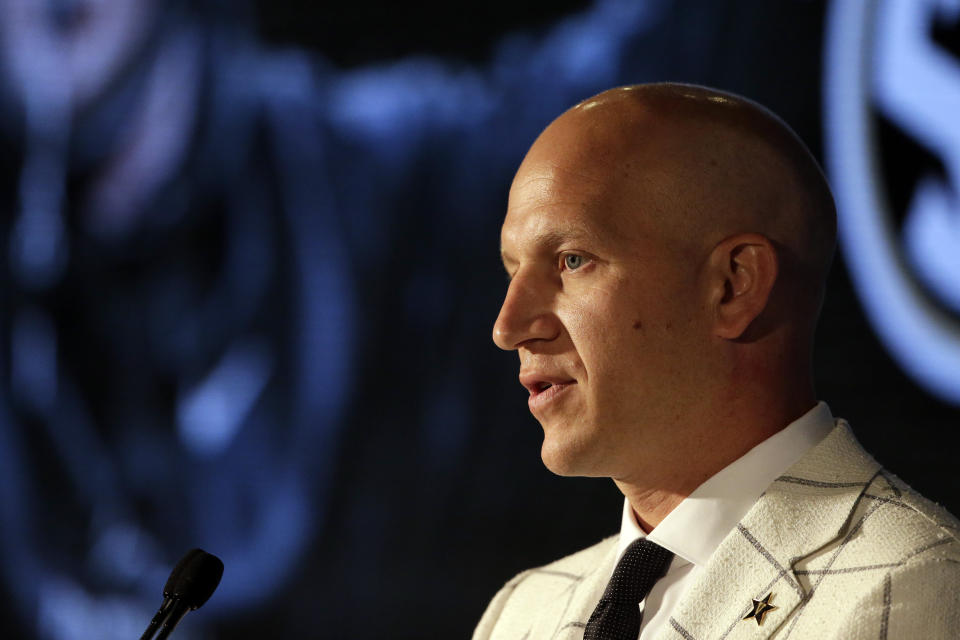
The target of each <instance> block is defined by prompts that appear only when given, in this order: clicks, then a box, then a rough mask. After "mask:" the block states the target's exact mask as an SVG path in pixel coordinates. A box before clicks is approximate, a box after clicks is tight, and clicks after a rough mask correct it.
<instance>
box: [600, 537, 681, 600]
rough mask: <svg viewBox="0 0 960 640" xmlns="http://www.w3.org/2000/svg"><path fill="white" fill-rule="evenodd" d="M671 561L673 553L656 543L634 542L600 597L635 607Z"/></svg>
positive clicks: (646, 540) (642, 540) (641, 539)
mask: <svg viewBox="0 0 960 640" xmlns="http://www.w3.org/2000/svg"><path fill="white" fill-rule="evenodd" d="M672 559H673V553H671V552H670V551H667V550H666V549H664V548H663V547H661V546H660V545H658V544H657V543H656V542H652V541H650V540H648V539H646V538H638V539H637V540H634V541H633V542H631V543H630V546H629V547H627V550H626V551H624V552H623V556H622V557H621V558H620V561H619V562H617V567H616V568H615V569H614V570H613V577H611V578H610V583H609V584H608V585H607V589H606V591H605V592H604V594H603V597H604V598H607V599H610V600H616V601H619V602H630V603H632V604H637V603H638V602H640V601H641V600H643V599H644V598H646V597H647V594H648V593H649V592H650V589H652V588H653V585H654V584H655V583H656V582H657V580H659V579H660V578H662V577H663V575H664V574H665V573H666V572H667V567H669V566H670V561H671V560H672Z"/></svg>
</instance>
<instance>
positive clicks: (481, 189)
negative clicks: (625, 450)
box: [0, 0, 960, 640]
mask: <svg viewBox="0 0 960 640" xmlns="http://www.w3.org/2000/svg"><path fill="white" fill-rule="evenodd" d="M325 5H326V3H316V2H308V1H307V0H271V1H269V2H268V1H267V0H256V1H253V0H247V1H243V2H237V1H233V0H0V554H2V558H0V584H2V586H0V589H2V591H3V598H2V599H0V635H2V636H3V637H5V638H40V639H44V640H74V639H86V638H98V639H103V640H113V639H117V640H119V639H126V638H135V637H139V635H140V633H141V632H142V631H143V629H144V627H145V626H146V624H147V622H148V621H149V619H150V617H151V615H152V614H153V612H154V610H155V609H156V607H157V606H158V605H159V603H160V599H161V598H160V591H161V587H162V585H163V583H164V581H165V580H166V577H167V574H168V573H169V571H170V568H171V567H172V566H173V564H174V563H175V562H176V561H177V559H178V558H179V557H180V556H181V555H182V554H183V553H184V552H185V551H186V550H187V549H189V548H191V547H196V546H199V547H202V548H204V549H206V550H207V551H210V552H212V553H215V554H217V555H218V556H220V557H221V558H222V559H223V560H224V562H225V565H226V572H225V574H224V578H223V582H222V584H221V586H220V588H219V590H218V591H217V593H216V594H215V595H214V596H213V598H212V599H211V600H210V602H209V603H208V604H207V605H205V607H204V609H203V610H202V611H200V612H198V613H195V614H192V615H191V616H188V617H187V618H186V620H185V622H184V623H183V624H182V625H181V627H180V628H178V630H177V632H176V637H180V638H183V639H185V640H186V639H187V638H234V639H243V638H255V637H260V636H263V635H265V634H269V633H273V634H278V636H277V637H287V638H334V637H337V638H342V637H350V638H456V637H469V634H470V632H471V630H472V628H473V626H474V624H475V623H476V621H477V620H478V619H479V616H480V614H481V613H482V611H483V609H484V607H485V606H486V604H487V602H488V600H489V598H490V597H491V596H492V595H493V593H494V592H495V591H496V589H497V588H499V586H500V585H501V584H502V583H503V582H504V581H506V580H507V579H508V578H509V577H511V576H512V575H513V574H514V573H516V572H517V571H519V570H521V569H523V568H527V567H529V566H533V565H535V564H539V563H543V562H547V561H549V560H552V559H555V558H556V557H559V556H560V555H563V554H565V553H568V552H570V551H572V550H574V549H577V548H580V547H582V546H584V545H587V544H591V543H593V542H596V541H597V540H599V539H601V538H602V537H604V536H606V535H609V534H611V533H613V532H615V531H616V530H617V528H618V527H619V520H620V505H621V498H620V497H619V494H618V492H617V491H616V489H615V488H614V487H613V486H612V484H611V483H610V482H609V481H604V480H585V479H559V478H556V477H553V476H552V475H551V474H550V473H549V472H547V471H546V470H545V469H544V468H543V467H542V465H541V463H540V460H539V446H540V441H541V433H540V428H539V426H538V425H537V423H536V422H535V420H534V419H533V418H532V417H531V416H530V415H529V413H528V411H527V409H526V399H525V396H526V392H525V391H524V390H523V389H522V388H521V387H520V385H519V384H518V383H517V381H516V373H517V363H516V355H515V354H512V353H501V352H498V351H497V349H496V348H495V347H494V345H493V344H492V342H491V341H490V338H489V335H490V330H491V327H492V324H493V321H494V318H495V317H496V314H497V311H498V308H499V302H500V300H501V297H502V295H503V294H504V292H505V288H506V282H505V279H504V277H503V275H502V267H501V266H500V264H499V258H498V234H499V226H500V222H501V219H502V216H503V212H504V208H505V205H506V194H507V188H508V186H509V181H510V179H511V176H512V173H513V171H514V170H515V168H516V166H517V165H518V164H519V162H520V159H521V158H522V155H523V153H524V152H525V150H526V148H527V147H528V146H529V144H530V143H531V142H532V140H533V139H534V137H535V136H536V135H537V133H538V132H539V131H540V130H541V129H542V128H543V127H544V126H545V125H546V124H547V123H548V122H549V121H550V120H552V119H553V118H554V117H555V116H556V115H558V114H559V113H560V112H561V111H563V110H564V109H565V108H567V107H568V106H570V105H572V104H574V103H575V102H577V101H579V100H581V99H583V98H585V97H588V96H590V95H592V94H594V93H596V92H598V91H600V90H603V89H605V88H608V87H611V86H614V85H618V84H629V83H637V82H648V81H656V80H677V81H686V82H695V83H703V84H708V85H712V86H715V87H719V88H722V89H726V90H730V91H734V92H737V93H740V94H743V95H746V96H748V97H751V98H753V99H755V100H758V101H759V102H761V103H763V104H765V105H767V106H769V107H770V108H772V109H773V110H774V111H776V112H777V113H779V114H780V115H781V116H782V117H783V118H784V119H785V120H786V121H787V122H789V123H790V124H791V125H792V126H793V127H794V128H795V129H796V130H797V131H798V132H799V133H800V135H801V136H802V137H803V138H804V139H805V140H806V142H807V143H808V144H809V146H810V147H811V149H812V150H813V152H814V153H815V154H816V155H817V156H818V157H820V158H821V159H822V160H823V161H824V164H825V165H826V167H827V170H828V174H829V176H830V179H831V182H832V184H833V186H834V189H835V193H836V196H837V199H838V202H839V205H840V216H841V217H840V224H841V247H840V251H839V254H838V258H837V260H836V262H835V264H834V268H833V272H832V275H831V283H830V289H829V294H828V298H827V301H826V305H825V308H824V313H823V318H822V321H821V330H820V338H819V344H818V347H817V362H816V366H817V378H818V381H819V387H818V392H819V395H820V397H821V398H823V399H825V400H827V401H828V402H829V403H830V405H831V407H832V409H833V411H834V413H835V414H836V415H838V416H843V417H846V418H847V419H849V420H850V421H851V423H852V424H853V427H854V430H855V431H856V433H857V435H858V436H859V437H860V439H861V440H862V441H863V442H864V443H865V445H866V446H867V448H868V449H870V450H871V451H873V452H874V453H875V455H876V457H877V458H878V459H879V460H880V461H881V462H883V463H884V464H886V465H887V466H888V467H889V468H890V469H892V470H893V471H894V472H895V473H897V474H899V475H900V476H901V477H903V478H904V479H905V480H906V481H907V482H909V483H910V484H912V485H913V486H914V487H915V488H917V489H918V490H919V491H921V492H922V493H924V494H925V495H927V496H928V497H930V498H933V499H935V500H937V501H939V502H941V503H943V504H945V505H946V506H947V507H949V508H950V509H951V510H952V511H953V512H954V513H958V512H960V480H957V476H956V474H955V472H954V469H953V465H954V464H955V461H956V459H957V448H956V444H955V433H956V428H957V422H958V418H960V258H958V255H960V252H958V251H957V248H958V247H960V200H958V198H960V119H958V118H957V115H956V114H958V113H960V2H957V1H956V0H874V1H869V2H868V1H866V0H863V1H856V0H832V1H827V0H820V1H815V0H789V1H783V2H776V3H772V2H766V1H765V0H597V1H595V2H587V1H582V0H577V1H574V0H552V1H550V2H546V1H545V0H536V1H531V2H524V3H518V2H507V1H504V0H486V1H485V2H464V3H448V4H444V5H438V6H433V7H429V8H428V7H426V6H406V3H395V2H386V1H385V0H355V1H354V2H351V3H345V4H344V5H336V6H329V7H328V6H325ZM560 513H563V514H564V517H558V516H557V514H560ZM573 513H579V514H581V515H579V516H576V517H571V516H570V515H569V514H573Z"/></svg>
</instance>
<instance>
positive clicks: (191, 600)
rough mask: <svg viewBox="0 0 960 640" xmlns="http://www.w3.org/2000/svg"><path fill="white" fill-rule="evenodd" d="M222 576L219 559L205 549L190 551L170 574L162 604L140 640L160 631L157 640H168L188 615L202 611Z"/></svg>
mask: <svg viewBox="0 0 960 640" xmlns="http://www.w3.org/2000/svg"><path fill="white" fill-rule="evenodd" d="M222 576H223V562H221V561H220V558H218V557H217V556H215V555H212V554H209V553H207V552H206V551H204V550H203V549H191V550H190V551H188V552H187V553H186V555H185V556H183V557H182V558H180V562H178V563H177V565H176V566H175V567H174V568H173V571H171V572H170V577H169V578H167V583H166V584H165V585H164V586H163V603H162V604H161V605H160V609H159V610H158V611H157V613H156V615H154V616H153V619H152V620H151V621H150V624H149V625H148V626H147V630H146V631H144V632H143V635H142V636H140V640H151V638H153V637H154V634H156V633H157V630H158V629H159V631H160V633H159V634H158V635H157V636H156V638H155V640H165V639H166V638H167V637H168V636H169V635H170V634H171V633H172V632H173V628H174V627H176V626H177V624H179V622H180V620H182V619H183V616H185V615H187V612H188V611H193V610H194V609H199V608H200V607H201V606H203V603H205V602H206V601H207V600H209V599H210V596H211V595H213V591H214V590H215V589H216V588H217V585H218V584H220V578H221V577H222Z"/></svg>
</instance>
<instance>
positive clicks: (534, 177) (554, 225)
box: [500, 147, 654, 257]
mask: <svg viewBox="0 0 960 640" xmlns="http://www.w3.org/2000/svg"><path fill="white" fill-rule="evenodd" d="M535 151H537V149H536V147H535V148H534V149H532V150H531V154H529V155H528V157H527V158H526V159H525V160H524V163H523V165H521V167H520V170H519V171H518V172H517V176H516V178H515V179H514V182H513V185H512V186H511V188H510V198H509V202H508V206H507V215H506V218H505V220H504V223H503V228H502V230H501V238H500V239H501V249H502V251H503V253H504V254H505V257H509V255H511V254H512V253H513V252H518V251H523V250H525V249H528V248H531V247H536V248H539V247H546V248H550V247H554V246H558V245H562V244H565V243H574V244H576V243H589V244H591V245H603V246H604V247H609V248H613V247H620V246H628V245H630V244H633V243H636V242H637V241H638V240H639V239H640V238H641V237H643V236H645V235H648V234H649V232H650V229H649V227H650V224H651V223H650V220H649V218H650V216H649V214H650V209H651V208H652V207H653V206H654V205H653V201H652V199H651V198H650V197H648V194H647V193H645V189H644V188H643V186H642V185H638V184H636V183H635V182H634V181H632V180H628V179H627V178H626V177H625V176H626V173H628V169H627V168H625V167H624V166H622V165H617V164H614V163H613V162H611V161H609V160H605V159H604V158H603V157H599V158H597V157H594V158H589V157H586V156H585V154H584V153H583V152H582V151H581V150H574V152H573V153H570V152H569V151H570V150H564V149H560V150H555V149H549V148H548V149H547V151H548V152H550V151H552V153H534V152H535ZM580 248H587V247H580Z"/></svg>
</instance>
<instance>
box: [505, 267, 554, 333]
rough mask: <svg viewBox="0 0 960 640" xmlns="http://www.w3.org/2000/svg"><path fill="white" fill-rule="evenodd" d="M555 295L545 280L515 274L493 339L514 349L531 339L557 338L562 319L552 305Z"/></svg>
mask: <svg viewBox="0 0 960 640" xmlns="http://www.w3.org/2000/svg"><path fill="white" fill-rule="evenodd" d="M552 298H553V297H552V296H551V294H550V291H549V290H547V288H546V287H545V286H543V284H542V283H541V284H537V283H536V282H535V281H534V279H533V278H531V277H529V276H527V275H525V274H522V273H517V274H515V275H514V277H513V279H512V280H511V281H510V286H509V287H508V288H507V295H506V297H505V298H504V300H503V306H501V307H500V315H498V316H497V321H496V322H494V323H493V341H494V343H496V345H497V346H498V347H500V348H501V349H503V350H505V351H511V350H514V349H517V348H519V347H520V346H521V345H522V344H524V343H528V342H530V341H534V340H546V341H549V340H553V339H555V338H556V337H557V336H558V335H559V334H560V320H559V319H558V318H557V316H556V314H555V313H554V310H553V308H552V304H551V301H552Z"/></svg>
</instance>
